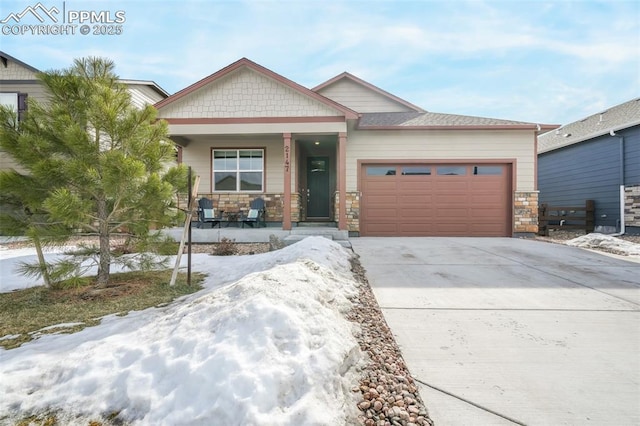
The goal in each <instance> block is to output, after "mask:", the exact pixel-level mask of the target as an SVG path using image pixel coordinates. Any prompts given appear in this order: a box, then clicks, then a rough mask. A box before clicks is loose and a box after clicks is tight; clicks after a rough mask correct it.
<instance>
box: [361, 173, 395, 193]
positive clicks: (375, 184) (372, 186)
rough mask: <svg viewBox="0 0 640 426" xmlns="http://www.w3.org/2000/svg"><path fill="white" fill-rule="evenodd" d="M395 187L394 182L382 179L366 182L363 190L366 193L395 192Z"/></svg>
mask: <svg viewBox="0 0 640 426" xmlns="http://www.w3.org/2000/svg"><path fill="white" fill-rule="evenodd" d="M391 177H392V176H391ZM397 186H398V185H397V183H396V181H395V180H389V179H384V180H375V181H368V182H367V187H366V188H365V189H366V191H385V190H386V191H396V190H397V189H398V188H397Z"/></svg>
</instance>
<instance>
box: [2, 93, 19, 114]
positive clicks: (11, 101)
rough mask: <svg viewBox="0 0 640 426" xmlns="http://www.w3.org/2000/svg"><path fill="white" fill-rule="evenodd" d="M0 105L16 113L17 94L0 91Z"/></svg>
mask: <svg viewBox="0 0 640 426" xmlns="http://www.w3.org/2000/svg"><path fill="white" fill-rule="evenodd" d="M0 105H2V106H4V107H8V108H9V109H10V110H11V111H13V112H15V113H16V114H17V113H18V94H17V93H0Z"/></svg>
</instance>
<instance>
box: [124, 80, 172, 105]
mask: <svg viewBox="0 0 640 426" xmlns="http://www.w3.org/2000/svg"><path fill="white" fill-rule="evenodd" d="M120 82H121V83H124V84H126V85H127V89H128V90H129V94H130V95H131V102H132V103H133V104H134V105H135V106H136V107H137V108H142V107H144V106H145V105H153V104H155V103H157V102H160V101H161V100H163V99H165V98H166V97H167V95H166V94H162V93H160V90H161V89H160V88H158V89H159V90H155V89H154V87H152V86H151V85H149V84H145V83H144V82H137V81H133V80H120ZM156 87H157V86H156Z"/></svg>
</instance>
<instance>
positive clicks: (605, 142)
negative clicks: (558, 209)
mask: <svg viewBox="0 0 640 426" xmlns="http://www.w3.org/2000/svg"><path fill="white" fill-rule="evenodd" d="M619 147H620V145H619V139H618V138H617V137H611V136H609V135H606V136H601V137H598V138H595V139H592V140H589V141H585V142H581V143H578V144H575V145H569V146H567V147H565V148H560V149H557V150H554V151H549V152H546V153H544V154H540V156H539V157H538V189H539V190H540V203H547V204H550V205H556V206H558V205H564V206H567V205H568V206H574V205H583V204H584V202H585V200H588V199H590V200H595V202H596V218H595V220H596V226H612V227H616V226H618V225H619V222H618V221H619V220H620V201H619V200H620V149H619Z"/></svg>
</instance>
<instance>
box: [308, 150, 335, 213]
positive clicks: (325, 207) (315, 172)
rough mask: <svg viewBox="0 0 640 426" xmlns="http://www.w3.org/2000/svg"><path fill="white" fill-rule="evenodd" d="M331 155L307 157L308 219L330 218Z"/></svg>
mask: <svg viewBox="0 0 640 426" xmlns="http://www.w3.org/2000/svg"><path fill="white" fill-rule="evenodd" d="M329 170H330V169H329V157H308V158H307V219H329V210H330V209H329V195H330V190H329V183H330V182H329Z"/></svg>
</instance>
